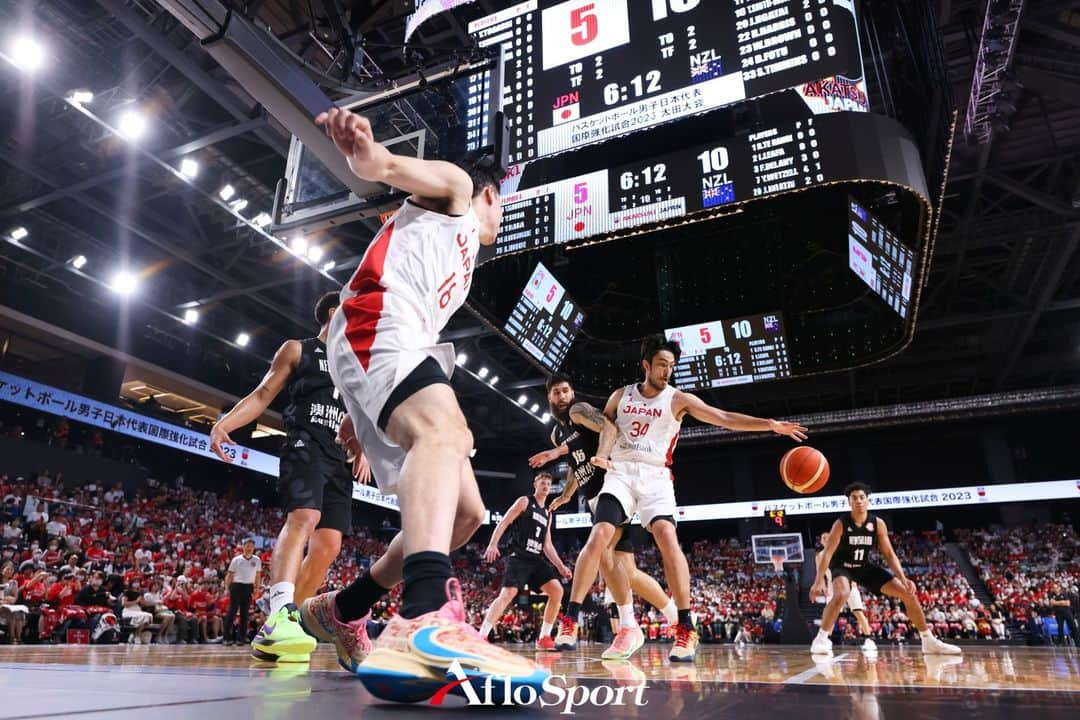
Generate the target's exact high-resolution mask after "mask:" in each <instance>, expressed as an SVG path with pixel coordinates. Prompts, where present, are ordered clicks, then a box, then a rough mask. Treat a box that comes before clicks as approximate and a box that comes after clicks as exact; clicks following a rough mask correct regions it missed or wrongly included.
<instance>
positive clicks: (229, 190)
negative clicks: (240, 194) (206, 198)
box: [218, 184, 236, 202]
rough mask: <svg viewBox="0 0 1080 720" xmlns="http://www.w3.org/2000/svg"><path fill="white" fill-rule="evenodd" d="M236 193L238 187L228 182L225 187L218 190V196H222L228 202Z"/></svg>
mask: <svg viewBox="0 0 1080 720" xmlns="http://www.w3.org/2000/svg"><path fill="white" fill-rule="evenodd" d="M235 194H236V188H234V187H233V186H232V185H229V184H226V185H225V187H223V188H221V189H220V190H218V197H219V198H221V199H222V200H224V201H225V202H228V201H229V200H230V199H231V198H232V196H233V195H235Z"/></svg>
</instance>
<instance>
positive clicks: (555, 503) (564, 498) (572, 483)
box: [548, 446, 578, 512]
mask: <svg viewBox="0 0 1080 720" xmlns="http://www.w3.org/2000/svg"><path fill="white" fill-rule="evenodd" d="M564 447H565V446H564ZM577 489H578V480H577V478H576V477H574V474H573V473H572V472H568V473H566V487H565V488H563V491H562V495H560V496H559V497H557V498H555V499H554V500H552V501H551V503H550V504H549V505H548V510H549V511H551V512H555V511H556V510H558V509H559V508H561V507H562V506H563V505H565V504H566V503H568V502H570V501H571V500H573V499H574V493H576V492H577Z"/></svg>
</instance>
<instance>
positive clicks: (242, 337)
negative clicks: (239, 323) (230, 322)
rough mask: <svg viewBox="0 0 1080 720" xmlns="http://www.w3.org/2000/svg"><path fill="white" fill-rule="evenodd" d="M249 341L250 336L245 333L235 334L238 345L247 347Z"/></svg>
mask: <svg viewBox="0 0 1080 720" xmlns="http://www.w3.org/2000/svg"><path fill="white" fill-rule="evenodd" d="M249 342H251V336H250V335H248V334H247V333H240V334H239V335H237V336H236V344H237V345H239V346H240V347H247V344H248V343H249Z"/></svg>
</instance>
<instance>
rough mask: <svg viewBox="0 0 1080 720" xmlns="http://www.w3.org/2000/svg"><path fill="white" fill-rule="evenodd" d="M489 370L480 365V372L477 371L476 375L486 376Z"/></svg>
mask: <svg viewBox="0 0 1080 720" xmlns="http://www.w3.org/2000/svg"><path fill="white" fill-rule="evenodd" d="M490 372H491V371H490V370H488V369H487V368H486V367H482V368H480V372H478V373H477V375H479V376H480V377H482V378H486V377H487V376H488V373H490Z"/></svg>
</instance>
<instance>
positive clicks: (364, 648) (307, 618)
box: [300, 590, 371, 673]
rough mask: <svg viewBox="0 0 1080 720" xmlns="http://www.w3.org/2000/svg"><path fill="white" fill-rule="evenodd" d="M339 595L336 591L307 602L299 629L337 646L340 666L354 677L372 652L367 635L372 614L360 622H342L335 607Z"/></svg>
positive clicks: (301, 609) (303, 606)
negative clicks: (353, 674) (335, 600)
mask: <svg viewBox="0 0 1080 720" xmlns="http://www.w3.org/2000/svg"><path fill="white" fill-rule="evenodd" d="M338 592H340V591H338V590H335V591H334V592H329V593H324V594H322V595H317V596H315V597H313V598H308V599H307V600H305V601H304V604H303V605H301V606H300V625H301V627H303V628H304V630H305V631H306V632H307V634H308V635H311V636H313V637H315V638H317V639H319V640H322V641H323V642H330V643H334V647H335V648H337V660H338V665H340V666H341V667H343V668H345V669H346V670H348V671H349V672H351V673H355V672H356V669H357V668H358V667H359V666H360V663H362V662H363V661H364V658H366V657H367V656H368V653H370V652H371V639H370V638H369V637H368V634H367V623H368V619H370V618H371V611H370V610H369V611H368V614H367V615H365V616H364V617H362V618H360V619H359V620H353V621H351V622H342V621H341V619H340V618H339V617H338V614H337V606H336V605H335V604H334V599H335V598H336V597H337V594H338Z"/></svg>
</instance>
